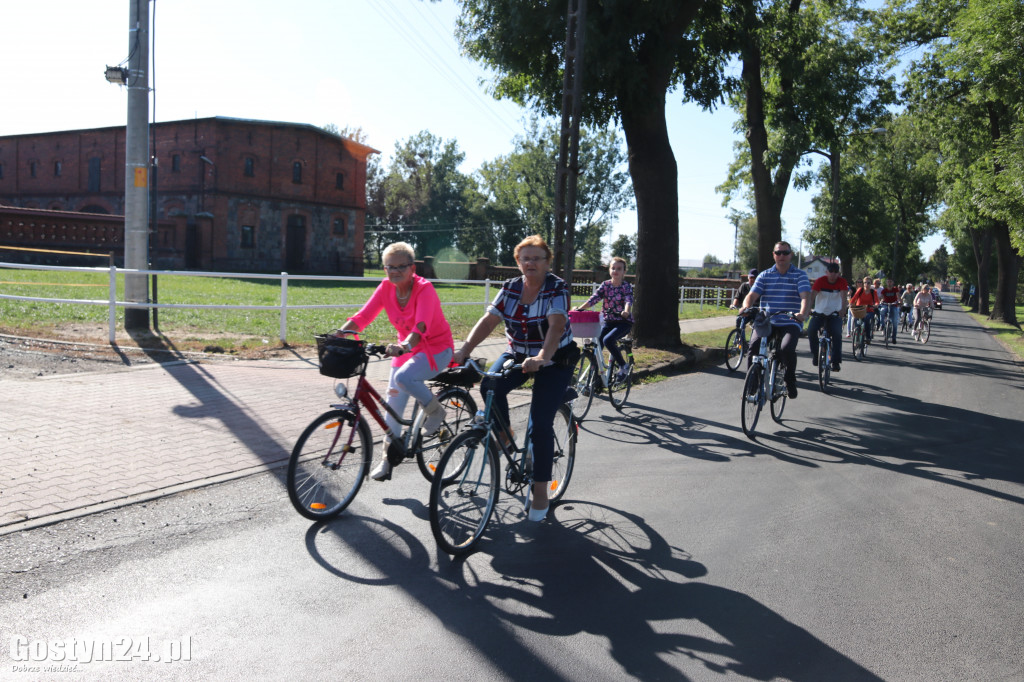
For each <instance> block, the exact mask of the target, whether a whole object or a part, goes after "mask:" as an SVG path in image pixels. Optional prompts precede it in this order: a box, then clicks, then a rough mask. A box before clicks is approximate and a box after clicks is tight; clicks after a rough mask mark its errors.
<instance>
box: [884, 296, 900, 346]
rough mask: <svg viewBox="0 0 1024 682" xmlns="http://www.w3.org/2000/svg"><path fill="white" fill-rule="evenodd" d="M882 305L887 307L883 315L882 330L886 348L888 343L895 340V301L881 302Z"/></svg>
mask: <svg viewBox="0 0 1024 682" xmlns="http://www.w3.org/2000/svg"><path fill="white" fill-rule="evenodd" d="M882 305H883V306H885V307H886V308H887V311H886V315H885V326H884V327H883V329H882V332H883V333H884V334H885V347H886V348H888V347H889V344H890V343H895V340H896V322H895V320H894V319H893V317H894V316H895V315H896V306H897V304H896V303H883V304H882Z"/></svg>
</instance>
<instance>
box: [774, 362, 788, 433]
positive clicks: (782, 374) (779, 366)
mask: <svg viewBox="0 0 1024 682" xmlns="http://www.w3.org/2000/svg"><path fill="white" fill-rule="evenodd" d="M772 364H773V367H772V374H771V376H772V400H771V403H772V410H771V412H772V419H774V420H775V423H777V424H781V423H782V412H783V410H785V409H786V399H787V398H788V397H789V391H787V390H786V364H785V363H784V362H781V361H779V360H774V361H773V363H772Z"/></svg>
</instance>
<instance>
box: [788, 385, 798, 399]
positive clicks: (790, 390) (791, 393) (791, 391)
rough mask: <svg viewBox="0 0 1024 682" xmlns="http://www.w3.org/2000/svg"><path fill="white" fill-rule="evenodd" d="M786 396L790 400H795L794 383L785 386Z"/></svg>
mask: <svg viewBox="0 0 1024 682" xmlns="http://www.w3.org/2000/svg"><path fill="white" fill-rule="evenodd" d="M786 394H787V395H788V396H789V399H790V400H795V399H796V382H795V381H794V382H793V383H791V384H786Z"/></svg>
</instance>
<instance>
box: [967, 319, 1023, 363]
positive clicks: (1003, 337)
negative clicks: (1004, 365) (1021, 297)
mask: <svg viewBox="0 0 1024 682" xmlns="http://www.w3.org/2000/svg"><path fill="white" fill-rule="evenodd" d="M968 314H969V315H970V316H971V317H973V318H974V319H975V320H977V321H978V322H979V323H980V324H981V325H983V326H985V327H988V328H989V329H991V330H992V331H993V332H994V333H995V337H996V339H997V340H999V341H1000V342H1001V343H1002V344H1003V345H1004V346H1006V348H1008V349H1009V350H1010V352H1011V353H1013V354H1014V355H1016V356H1017V359H1018V360H1021V361H1024V331H1021V330H1020V329H1017V328H1016V327H1011V326H1010V325H1008V324H1005V323H1003V322H996V321H994V320H990V319H988V318H987V317H985V316H983V315H977V314H975V313H968ZM1017 321H1018V322H1021V321H1024V306H1017Z"/></svg>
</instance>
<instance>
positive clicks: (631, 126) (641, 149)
mask: <svg viewBox="0 0 1024 682" xmlns="http://www.w3.org/2000/svg"><path fill="white" fill-rule="evenodd" d="M458 1H459V4H460V6H461V7H462V15H461V16H460V18H459V23H458V26H457V29H456V35H457V37H458V39H459V41H460V43H461V45H462V48H463V50H464V51H465V52H466V53H467V54H468V55H470V56H471V57H473V58H474V59H477V60H479V61H480V62H482V63H483V64H485V65H486V66H488V67H489V68H492V69H494V70H495V72H496V77H495V81H494V83H493V85H492V88H493V93H494V95H495V96H497V97H499V98H510V99H512V100H514V101H516V102H519V103H521V104H524V105H529V106H532V107H534V108H535V109H538V110H541V111H544V112H546V113H548V114H551V115H554V114H556V113H558V112H559V111H560V109H561V101H562V80H563V79H562V69H563V64H564V59H563V54H564V42H565V36H566V29H565V27H566V16H565V7H566V5H565V3H561V2H552V3H529V4H524V3H522V2H519V0H458ZM703 4H704V3H703V1H702V0H648V1H646V2H642V3H637V2H612V1H611V0H605V1H604V2H600V1H599V2H591V3H590V6H589V9H588V11H587V16H586V35H587V38H586V41H585V52H584V55H583V57H582V68H581V74H580V75H581V81H582V83H583V94H582V102H581V104H582V111H583V122H584V123H588V124H590V125H592V126H596V127H603V126H604V125H606V124H608V123H609V122H613V121H615V122H619V123H620V124H621V126H622V130H623V133H624V134H625V138H626V144H627V146H628V149H629V173H630V176H631V177H632V179H633V188H634V192H635V196H636V210H637V218H638V237H637V247H638V254H637V299H638V303H637V322H636V326H635V327H634V329H633V333H634V335H635V336H636V338H637V340H638V341H639V342H640V343H642V344H645V345H651V346H678V345H680V338H679V325H678V323H677V319H678V313H677V301H676V297H675V291H676V288H677V283H678V271H677V259H678V253H679V202H678V173H677V167H676V161H675V157H674V156H673V154H672V148H671V146H670V144H669V140H668V127H667V124H666V120H665V99H666V93H668V92H669V90H670V89H671V88H674V87H676V86H679V85H682V86H684V88H685V89H686V90H687V94H688V95H689V96H694V97H697V98H699V99H700V100H701V101H702V103H705V104H707V103H710V102H711V101H713V100H714V98H715V97H716V96H717V94H718V93H716V92H713V91H712V92H706V91H701V90H700V89H699V85H700V83H701V82H702V80H703V77H704V76H705V74H706V73H707V72H708V71H709V70H711V71H715V72H716V73H717V69H718V68H720V64H719V63H717V62H713V61H709V60H708V59H706V58H705V57H704V56H703V55H701V52H700V51H701V49H702V44H701V42H700V39H699V37H698V36H688V35H687V31H688V30H689V29H690V28H691V25H692V22H693V20H694V18H695V17H696V15H697V12H698V10H699V9H700V7H701V6H702V5H703Z"/></svg>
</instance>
